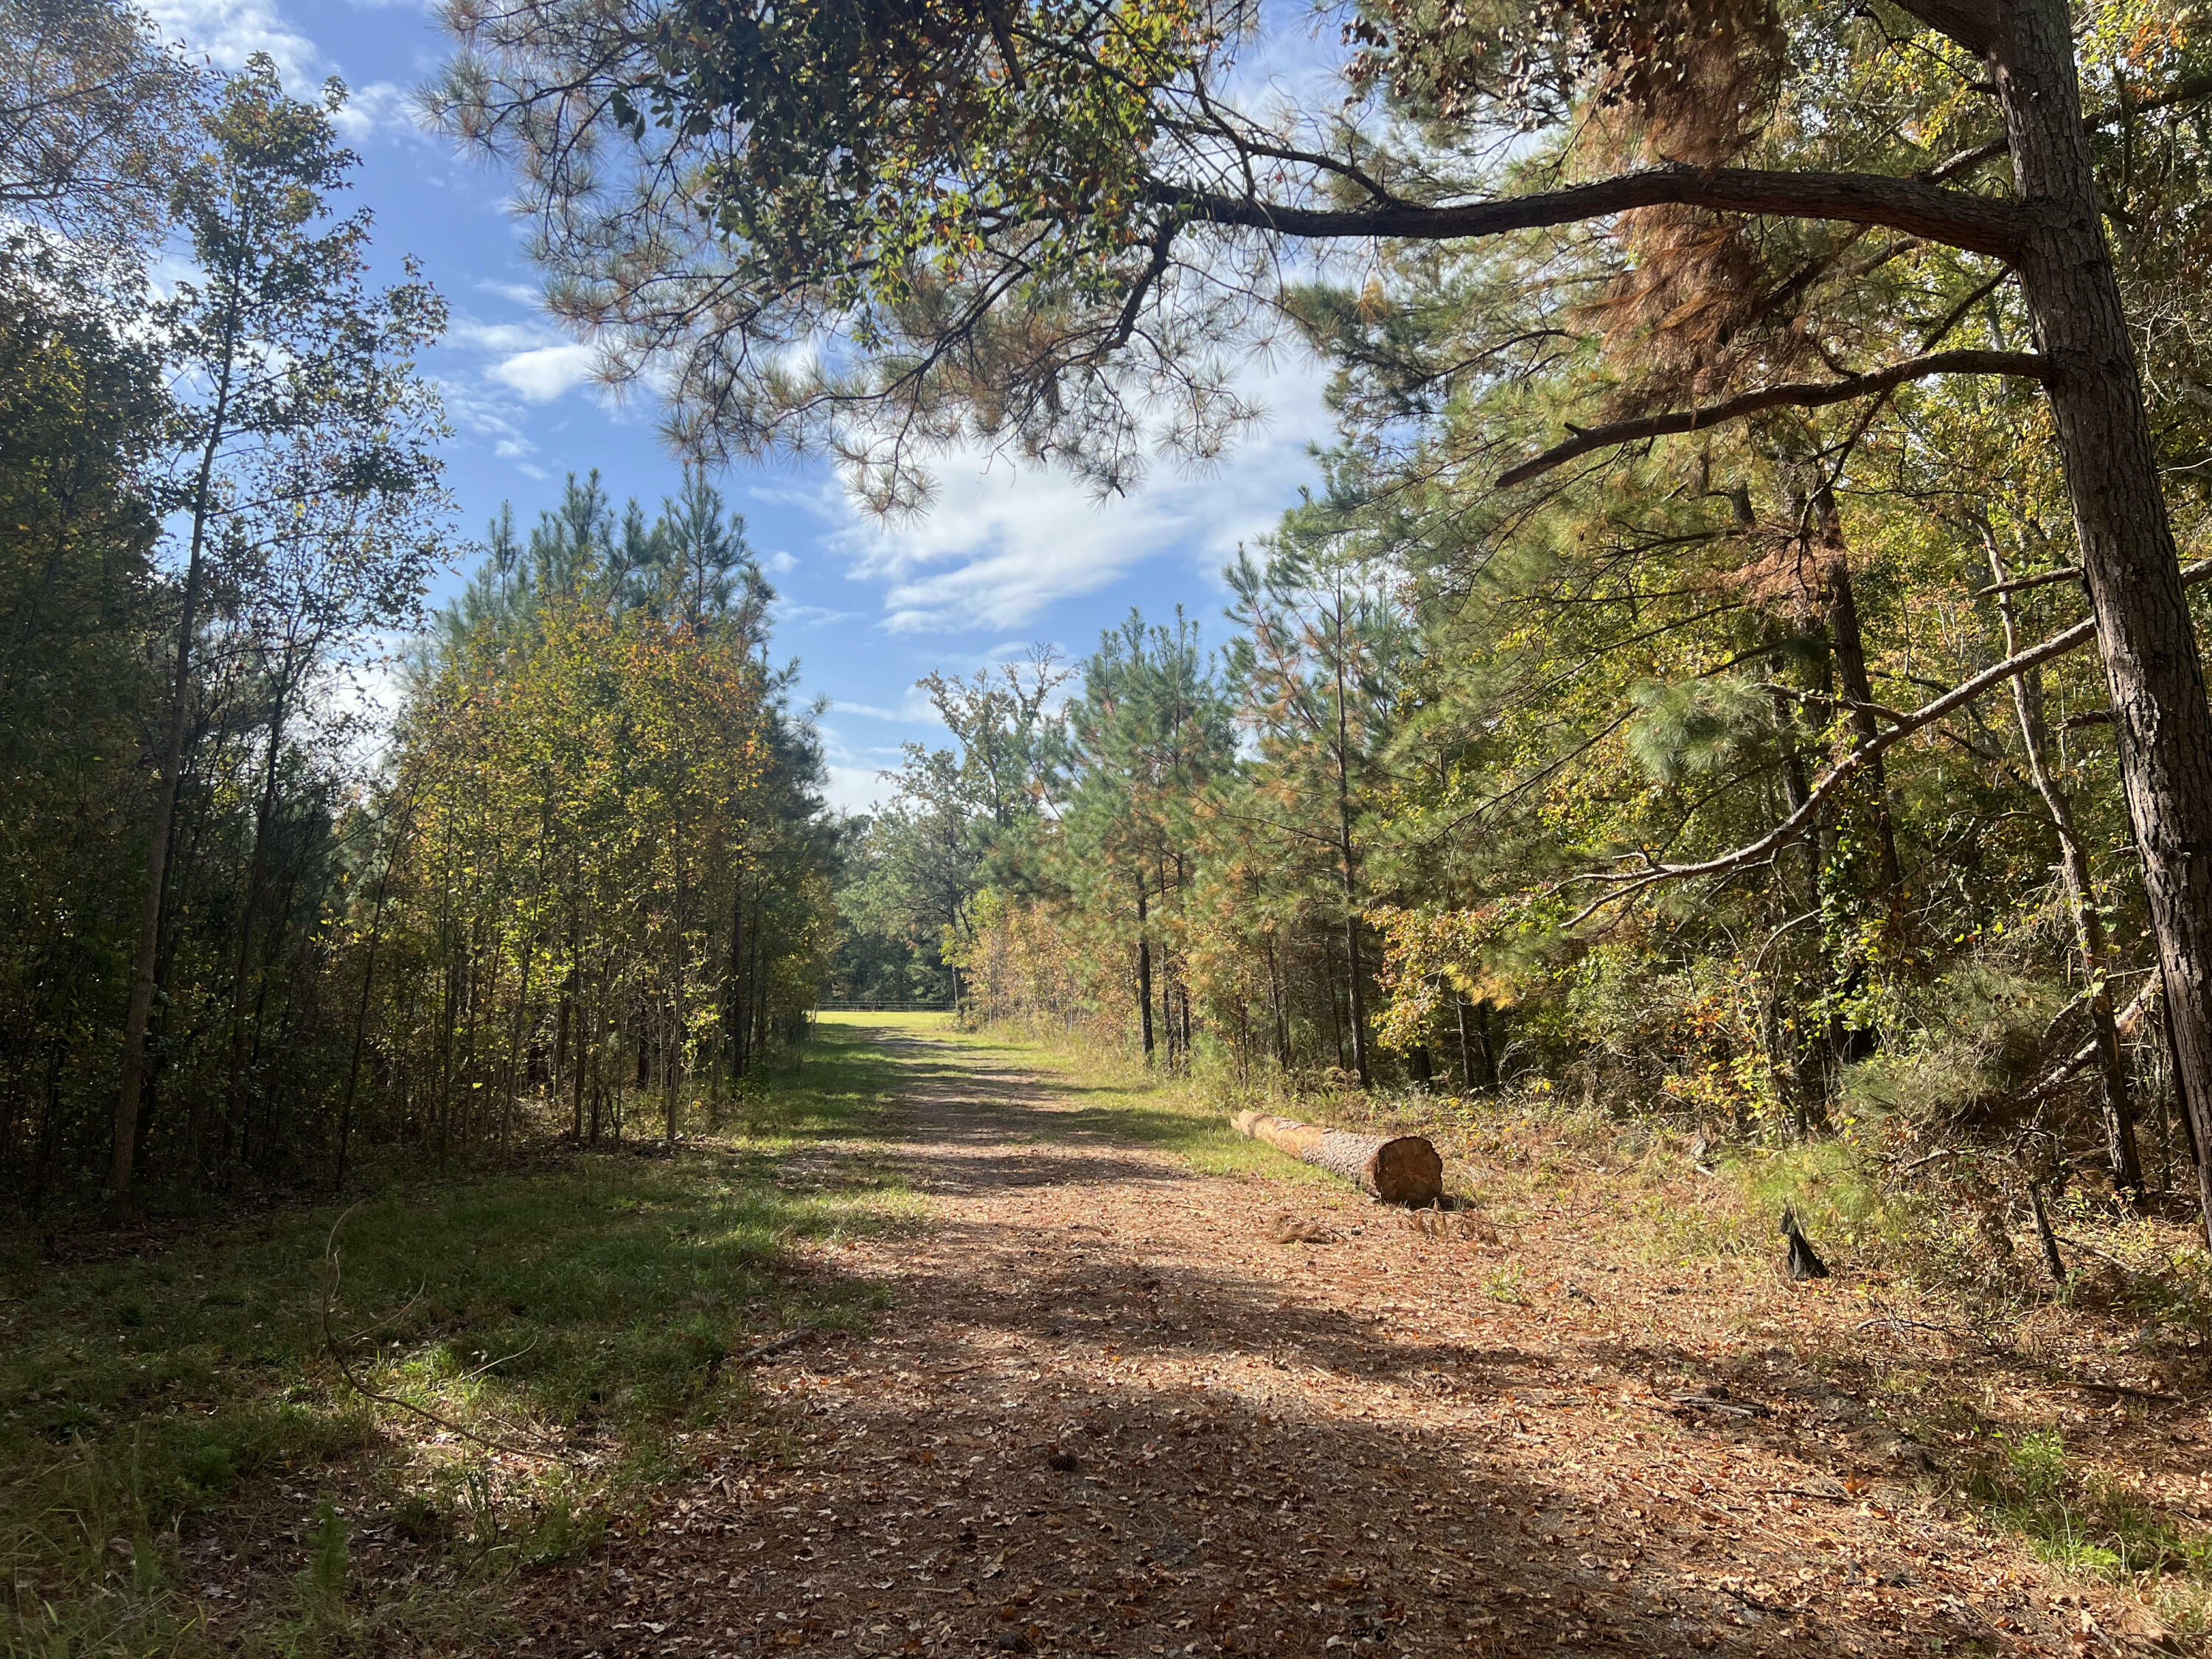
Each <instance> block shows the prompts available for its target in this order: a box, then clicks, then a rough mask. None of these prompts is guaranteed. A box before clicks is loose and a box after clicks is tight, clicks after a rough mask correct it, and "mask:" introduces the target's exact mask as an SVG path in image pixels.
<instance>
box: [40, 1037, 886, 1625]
mask: <svg viewBox="0 0 2212 1659" xmlns="http://www.w3.org/2000/svg"><path fill="white" fill-rule="evenodd" d="M857 1036H858V1034H857V1033H852V1032H848V1031H844V1030H835V1029H830V1030H823V1032H822V1033H820V1040H819V1041H818V1042H816V1043H814V1044H812V1045H811V1046H810V1048H808V1050H807V1051H806V1053H805V1054H804V1056H803V1058H802V1060H801V1061H800V1062H799V1064H798V1065H797V1066H795V1067H789V1068H787V1069H786V1070H785V1071H784V1072H782V1073H780V1074H778V1075H776V1076H775V1077H773V1078H771V1079H769V1086H768V1087H767V1088H766V1089H765V1090H763V1091H758V1092H757V1093H755V1094H753V1095H751V1096H750V1097H748V1099H747V1100H746V1102H745V1103H744V1105H743V1107H742V1109H741V1112H742V1120H743V1121H742V1122H741V1123H736V1124H726V1125H725V1132H724V1133H722V1134H720V1135H719V1136H716V1137H714V1138H713V1139H709V1140H707V1141H704V1142H698V1143H692V1144H690V1145H688V1146H686V1147H685V1148H684V1150H681V1151H679V1152H677V1153H675V1154H674V1155H673V1156H667V1155H663V1156H659V1157H644V1156H640V1155H638V1153H637V1152H636V1151H635V1149H634V1148H630V1147H625V1148H623V1149H620V1150H617V1151H610V1152H601V1153H598V1154H580V1155H574V1156H570V1157H568V1158H563V1159H561V1160H559V1161H557V1162H556V1163H554V1164H551V1165H550V1166H548V1167H540V1168H538V1169H537V1170H532V1171H530V1172H527V1173H521V1174H488V1175H483V1176H477V1177H475V1178H471V1179H463V1180H453V1181H447V1182H422V1183H416V1184H412V1185H408V1186H403V1187H401V1188H397V1189H395V1190H392V1191H388V1192H385V1193H381V1194H376V1195H374V1196H372V1197H370V1198H368V1199H366V1200H362V1201H361V1202H359V1203H358V1204H356V1205H354V1206H351V1207H350V1208H348V1209H343V1210H341V1209H340V1208H338V1207H337V1206H322V1207H316V1208H302V1209H296V1210H291V1211H286V1212H277V1213H274V1214H269V1215H264V1216H263V1217H260V1218H257V1219H255V1220H253V1221H252V1222H251V1223H248V1224H245V1225H232V1226H228V1227H221V1228H201V1229H197V1230H195V1231H190V1232H186V1233H184V1234H180V1235H179V1236H177V1237H174V1238H173V1239H172V1240H171V1241H169V1242H168V1243H167V1244H166V1245H165V1246H164V1247H162V1248H160V1249H154V1250H149V1251H147V1252H145V1253H143V1254H137V1255H116V1256H114V1257H113V1258H112V1259H109V1260H90V1261H83V1262H82V1263H81V1264H79V1265H54V1264H52V1263H50V1262H48V1261H46V1260H45V1259H44V1255H43V1252H42V1251H41V1249H40V1248H39V1247H38V1246H36V1245H35V1244H33V1243H31V1242H30V1241H27V1240H23V1239H16V1240H14V1241H11V1242H10V1243H9V1246H8V1248H7V1249H6V1252H5V1254H4V1255H0V1298H4V1299H0V1575H4V1577H5V1578H6V1581H7V1583H9V1585H10V1586H12V1591H13V1593H12V1595H10V1596H9V1598H8V1601H7V1605H6V1607H5V1608H4V1613H0V1617H4V1624H0V1653H4V1654H5V1655H6V1656H8V1659H15V1656H25V1659H28V1656H31V1655H38V1656H40V1659H48V1656H55V1659H58V1656H60V1655H64V1654H67V1655H70V1656H90V1655H106V1654H114V1655H136V1654H152V1653H155V1652H164V1653H167V1652H173V1651H191V1650H194V1649H195V1647H196V1645H198V1644H202V1633H201V1632H200V1620H201V1612H200V1607H199V1605H198V1601H197V1595H198V1589H199V1585H198V1583H197V1582H196V1580H197V1579H198V1578H199V1577H203V1576H204V1575H203V1574H201V1573H200V1571H198V1569H197V1568H194V1567H192V1564H193V1563H194V1562H196V1561H197V1560H199V1559H202V1556H203V1554H204V1552H205V1551H206V1549H207V1547H208V1546H209V1544H210V1542H211V1541H223V1542H225V1543H226V1544H227V1543H228V1541H230V1540H232V1539H233V1538H234V1537H237V1536H243V1535H250V1534H254V1533H255V1532H256V1530H257V1528H258V1529H262V1530H264V1531H265V1530H266V1529H267V1528H269V1527H270V1526H272V1525H277V1524H282V1525H283V1526H287V1527H289V1528H291V1529H292V1530H293V1531H294V1532H295V1534H298V1536H297V1537H295V1546H296V1547H295V1549H294V1554H295V1567H296V1571H297V1574H298V1577H296V1578H293V1579H287V1580H285V1581H284V1582H283V1583H282V1584H281V1585H280V1586H278V1587H277V1588H279V1589H282V1590H283V1592H284V1593H283V1595H273V1594H271V1593H270V1586H266V1585H264V1586H262V1587H261V1591H260V1592H259V1593H260V1595H261V1596H262V1599H263V1600H264V1601H266V1602H267V1603H268V1605H267V1606H265V1607H257V1608H256V1610H255V1614H254V1616H253V1620H252V1623H253V1626H254V1630H253V1632H252V1634H253V1639H254V1640H255V1641H256V1643H257V1644H260V1645H264V1646H266V1647H267V1648H269V1649H270V1650H307V1649H326V1648H331V1647H333V1646H334V1645H336V1646H343V1645H344V1642H345V1640H346V1639H350V1638H348V1637H347V1636H346V1632H349V1631H351V1630H352V1629H353V1625H352V1623H351V1622H350V1621H352V1620H356V1619H357V1618H358V1617H360V1616H364V1615H363V1614H362V1610H361V1609H359V1608H356V1607H350V1606H349V1601H348V1597H347V1595H346V1591H345V1583H346V1579H347V1575H348V1572H349V1567H348V1565H347V1560H348V1557H347V1544H346V1534H345V1529H344V1528H345V1523H344V1522H341V1521H340V1520H338V1518H337V1517H338V1513H339V1510H343V1512H344V1514H345V1515H346V1516H350V1517H353V1518H354V1519H355V1520H356V1521H358V1520H359V1519H360V1518H361V1517H362V1516H368V1517H370V1520H371V1521H372V1522H374V1524H376V1525H378V1526H380V1527H383V1528H389V1529H390V1530H391V1531H392V1532H393V1533H395V1534H397V1535H398V1536H400V1537H402V1538H404V1539H410V1540H412V1541H415V1542H416V1544H417V1545H420V1546H422V1547H426V1548H428V1549H429V1550H430V1551H431V1553H432V1554H433V1556H434V1558H435V1559H434V1567H435V1571H432V1572H431V1573H430V1574H429V1575H428V1582H431V1583H440V1582H442V1583H450V1584H453V1585H456V1586H459V1585H462V1584H465V1583H467V1582H469V1581H470V1580H471V1579H474V1578H480V1577H483V1576H484V1575H487V1574H496V1573H498V1572H501V1571H505V1570H507V1568H509V1567H511V1566H513V1565H516V1564H518V1563H521V1562H524V1561H527V1560H529V1559H539V1558H544V1557H550V1556H557V1555H560V1554H563V1553H571V1552H574V1551H576V1550H579V1549H581V1548H584V1547H587V1546H588V1544H589V1543H590V1541H591V1540H592V1538H593V1537H594V1536H596V1534H598V1532H599V1530H601V1529H602V1528H605V1526H606V1525H607V1524H608V1522H609V1520H610V1519H611V1517H613V1516H618V1515H620V1514H621V1513H622V1512H623V1506H624V1505H625V1504H631V1503H633V1502H634V1501H635V1498H637V1497H638V1495H639V1494H640V1493H641V1492H643V1491H645V1490H646V1489H647V1488H648V1487H650V1486H652V1485H653V1483H655V1482H657V1481H659V1480H665V1479H666V1478H668V1477H670V1476H671V1475H672V1474H676V1473H678V1471H679V1470H680V1469H681V1468H682V1467H683V1465H684V1453H683V1450H682V1438H683V1436H684V1433H685V1432H686V1431H690V1430H694V1429H699V1428H704V1427H707V1426H709V1425H715V1424H719V1423H725V1422H728V1421H731V1420H732V1419H742V1418H744V1415H745V1414H746V1413H747V1411H748V1403H749V1402H748V1398H747V1389H748V1384H747V1380H746V1378H745V1376H744V1373H743V1370H742V1369H741V1368H739V1367H736V1366H731V1365H727V1364H726V1363H725V1362H726V1360H727V1359H728V1358H729V1357H730V1356H732V1355H733V1354H737V1353H739V1352H742V1351H743V1350H744V1347H745V1346H747V1345H748V1344H750V1343H751V1342H754V1341H757V1340H762V1339H763V1337H765V1336H767V1335H769V1334H775V1333H778V1332H781V1331H783V1330H786V1329H787V1328H790V1327H791V1326H792V1325H793V1324H794V1323H797V1322H802V1321H803V1322H808V1323H811V1324H816V1325H821V1326H849V1325H852V1324H854V1323H855V1322H859V1321H861V1320H864V1319H865V1318H866V1316H867V1315H868V1312H869V1310H871V1309H872V1308H873V1307H874V1306H876V1305H877V1304H878V1301H879V1293H878V1291H876V1289H875V1288H873V1287H872V1286H871V1285H866V1284H863V1283H859V1282H854V1281H841V1280H838V1279H834V1278H825V1277H824V1276H823V1275H821V1274H820V1273H818V1272H817V1273H808V1274H805V1275H804V1276H802V1275H799V1274H798V1273H794V1272H793V1271H791V1267H792V1264H791V1260H790V1257H791V1250H792V1247H793V1245H794V1244H796V1243H799V1242H801V1241H805V1240H830V1239H835V1238H836V1237H839V1236H840V1235H842V1234H848V1233H852V1232H854V1231H860V1230H866V1229H874V1228H880V1227H884V1226H887V1225H899V1224H900V1223H901V1222H902V1220H903V1219H904V1218H907V1217H908V1215H910V1214H911V1212H912V1210H913V1204H912V1200H910V1199H909V1198H908V1195H906V1194H903V1193H902V1191H901V1190H900V1189H899V1188H898V1186H897V1184H896V1180H895V1179H894V1178H893V1177H892V1176H890V1174H889V1173H887V1171H886V1170H885V1169H884V1167H883V1166H881V1165H880V1164H879V1163H878V1160H877V1159H876V1158H875V1157H874V1156H873V1155H872V1147H871V1144H870V1143H871V1141H872V1139H873V1137H874V1136H875V1135H876V1134H877V1133H878V1119H879V1115H880V1113H879V1106H880V1103H881V1102H882V1100H883V1099H884V1097H885V1095H886V1093H887V1092H888V1091H889V1090H890V1089H891V1088H892V1087H893V1086H894V1079H895V1077H896V1066H894V1065H893V1064H892V1063H891V1062H890V1061H889V1060H886V1059H885V1057H884V1056H883V1055H881V1054H879V1053H876V1052H873V1051H872V1050H871V1049H870V1048H868V1047H867V1046H866V1044H864V1043H862V1042H858V1041H856V1037H857ZM832 1138H834V1139H839V1140H840V1141H841V1142H842V1143H843V1144H842V1145H841V1146H840V1147H839V1148H838V1150H836V1152H834V1153H827V1152H822V1151H820V1150H818V1149H819V1147H820V1144H821V1143H822V1142H823V1140H824V1139H832ZM802 1154H805V1155H804V1156H802ZM334 1229H336V1230H337V1258H338V1261H339V1263H340V1264H341V1272H340V1274H339V1278H338V1281H337V1291H336V1296H335V1300H334V1303H333V1306H332V1318H331V1323H332V1328H333V1329H334V1331H335V1333H336V1334H337V1337H338V1338H339V1340H340V1342H341V1345H342V1346H343V1349H344V1350H345V1352H347V1353H348V1354H349V1357H350V1358H351V1359H352V1362H353V1364H355V1367H356V1370H357V1371H358V1372H359V1374H361V1375H362V1376H363V1377H364V1378H365V1380H367V1381H368V1383H370V1385H371V1386H372V1387H374V1389H378V1390H379V1391H380V1392H386V1393H390V1394H394V1395H399V1396H400V1397H402V1398H404V1399H406V1400H409V1401H414V1402H416V1404H418V1405H421V1406H422V1407H426V1408H427V1409H429V1410H432V1411H435V1412H436V1413H440V1414H441V1415H442V1416H444V1417H446V1418H448V1419H452V1420H453V1421H454V1422H457V1423H459V1424H461V1425H465V1426H466V1427H469V1428H471V1429H472V1430H474V1431H477V1432H478V1433H480V1434H482V1435H483V1436H484V1437H487V1438H489V1439H494V1440H501V1441H506V1442H508V1443H526V1444H529V1445H531V1446H532V1447H550V1448H552V1449H556V1450H557V1451H558V1452H559V1453H560V1455H559V1456H558V1457H556V1458H554V1459H551V1460H534V1461H531V1462H521V1461H519V1460H514V1459H498V1460H494V1459H488V1458H486V1456H485V1455H483V1452H482V1451H481V1450H480V1449H477V1448H476V1447H473V1446H471V1445H470V1444H469V1443H466V1442H464V1441H460V1440H457V1439H453V1438H451V1437H448V1438H447V1440H446V1441H445V1442H444V1443H433V1441H432V1439H431V1435H432V1433H433V1432H434V1431H431V1430H430V1429H429V1426H428V1425H425V1424H423V1423H422V1422H421V1421H420V1420H419V1419H414V1418H412V1417H411V1416H410V1414H408V1413H404V1412H403V1411H398V1410H394V1409H392V1408H391V1407H385V1406H380V1405H376V1404H374V1403H373V1402H369V1401H364V1400H363V1399H362V1398H361V1397H360V1396H359V1395H356V1394H355V1393H354V1392H353V1391H352V1390H351V1389H349V1388H348V1387H346V1386H345V1385H344V1383H343V1382H342V1380H341V1379H340V1377H339V1376H338V1373H337V1367H336V1365H335V1364H333V1363H332V1360H331V1357H330V1355H329V1354H328V1353H327V1352H325V1344H324V1335H323V1317H322V1310H323V1301H322V1296H323V1285H324V1281H325V1261H326V1257H325V1250H326V1246H327V1245H328V1244H329V1243H330V1241H331V1237H332V1233H333V1230H334ZM100 1244H101V1241H100V1239H98V1238H97V1237H88V1238H85V1239H82V1240H78V1241H74V1242H73V1243H72V1244H71V1246H70V1248H68V1249H64V1251H63V1255H64V1258H66V1257H67V1256H69V1255H72V1254H80V1253H81V1254H84V1255H94V1254H96V1253H97V1252H98V1251H99V1249H100ZM302 1494H305V1495H306V1497H307V1499H309V1500H312V1499H313V1498H314V1497H315V1495H316V1494H322V1495H323V1497H324V1498H325V1502H326V1503H327V1502H328V1501H329V1498H330V1496H331V1494H341V1495H342V1498H343V1501H342V1502H340V1503H339V1504H338V1505H337V1508H334V1509H331V1510H328V1511H327V1512H326V1513H321V1512H319V1518H317V1519H314V1520H313V1521H310V1522H306V1523H305V1524H304V1528H303V1524H302V1510H303V1501H302V1496H301V1495H302ZM232 1553H241V1554H242V1553H243V1552H238V1551H234V1552H232ZM188 1568H191V1569H192V1570H191V1571H190V1572H189V1573H188V1571H187V1569H188ZM387 1611H388V1610H387ZM455 1612H456V1608H455V1607H453V1606H448V1607H446V1608H444V1609H443V1610H442V1611H441V1610H439V1609H436V1608H431V1609H430V1610H429V1611H428V1613H425V1614H424V1616H426V1617H429V1618H431V1619H433V1620H443V1619H447V1618H450V1617H452V1616H453V1615H454V1613H455ZM232 1633H234V1631H233V1632H232Z"/></svg>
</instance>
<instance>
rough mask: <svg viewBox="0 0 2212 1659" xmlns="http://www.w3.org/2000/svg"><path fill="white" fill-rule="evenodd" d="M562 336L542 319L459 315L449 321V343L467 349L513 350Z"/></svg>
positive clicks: (550, 343)
mask: <svg viewBox="0 0 2212 1659" xmlns="http://www.w3.org/2000/svg"><path fill="white" fill-rule="evenodd" d="M559 339H560V336H559V335H557V334H556V333H555V332H554V331H552V330H551V329H550V328H548V327H546V326H545V325H544V324H542V323H487V322H482V321H479V320H478V319H476V318H474V317H456V318H454V319H453V320H452V321H451V322H450V323H448V324H447V325H446V343H447V345H451V346H459V347H460V348H462V349H464V350H473V351H486V352H499V353H511V352H518V351H529V350H533V349H537V348H538V347H540V346H546V345H552V344H555V343H557V342H558V341H559Z"/></svg>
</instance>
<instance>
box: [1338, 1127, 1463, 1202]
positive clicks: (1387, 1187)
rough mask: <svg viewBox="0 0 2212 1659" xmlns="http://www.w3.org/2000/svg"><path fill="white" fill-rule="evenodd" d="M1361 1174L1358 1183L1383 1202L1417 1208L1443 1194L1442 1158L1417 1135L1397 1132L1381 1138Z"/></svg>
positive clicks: (1434, 1200)
mask: <svg viewBox="0 0 2212 1659" xmlns="http://www.w3.org/2000/svg"><path fill="white" fill-rule="evenodd" d="M1361 1173H1362V1174H1363V1176H1364V1179H1363V1180H1362V1181H1361V1182H1360V1183H1359V1184H1360V1185H1361V1186H1363V1187H1364V1188H1366V1189H1367V1190H1368V1191H1369V1192H1370V1193H1372V1194H1375V1196H1376V1197H1377V1198H1379V1199H1381V1200H1383V1202H1384V1203H1385V1204H1407V1205H1411V1206H1413V1207H1414V1208H1415V1209H1419V1208H1422V1207H1423V1206H1427V1205H1431V1204H1433V1203H1435V1202H1436V1201H1437V1200H1438V1199H1440V1198H1442V1197H1443V1192H1444V1161H1443V1158H1442V1156H1441V1155H1439V1154H1438V1152H1437V1149H1436V1148H1435V1147H1434V1146H1431V1144H1430V1143H1429V1142H1428V1141H1427V1140H1425V1139H1423V1138H1422V1137H1421V1136H1419V1135H1398V1136H1395V1137H1393V1138H1392V1139H1389V1140H1386V1141H1384V1142H1383V1144H1382V1145H1381V1146H1377V1147H1376V1149H1375V1152H1374V1154H1373V1156H1371V1157H1370V1158H1369V1159H1368V1160H1367V1165H1366V1168H1365V1169H1364V1170H1363V1171H1362V1172H1361Z"/></svg>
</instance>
